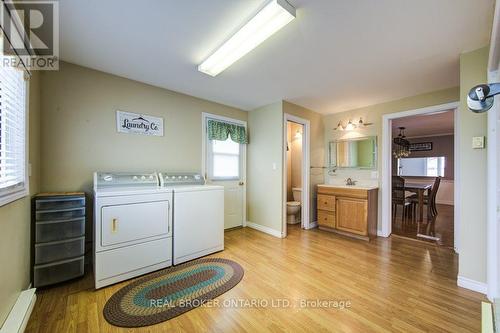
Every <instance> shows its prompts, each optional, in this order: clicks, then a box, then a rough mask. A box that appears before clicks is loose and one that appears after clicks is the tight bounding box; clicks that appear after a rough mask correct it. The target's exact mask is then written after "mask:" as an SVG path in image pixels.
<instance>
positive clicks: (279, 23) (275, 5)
mask: <svg viewBox="0 0 500 333" xmlns="http://www.w3.org/2000/svg"><path fill="white" fill-rule="evenodd" d="M294 18H295V8H293V6H292V5H290V4H289V3H288V2H287V1H286V0H271V1H270V2H269V3H268V4H267V5H265V6H264V7H263V8H262V9H261V10H260V11H259V12H258V13H257V14H256V15H255V16H254V17H253V18H252V19H250V21H248V22H247V23H246V24H245V25H244V26H243V27H242V28H241V29H240V30H238V31H237V32H236V33H235V34H234V35H233V36H232V37H231V38H229V39H228V40H227V41H226V42H225V43H224V44H222V45H221V46H220V47H219V48H218V49H217V50H216V51H215V52H214V53H212V55H210V56H209V57H208V58H207V59H206V60H205V61H203V62H202V63H201V64H200V65H199V66H198V70H199V71H200V72H203V73H205V74H208V75H210V76H216V75H218V74H219V73H220V72H222V71H223V70H225V69H226V68H228V67H229V66H231V65H232V64H233V63H235V62H236V61H237V60H238V59H240V58H241V57H243V56H244V55H245V54H247V53H248V52H250V51H252V50H253V49H254V48H256V47H257V46H258V45H259V44H261V43H262V42H263V41H265V40H266V39H267V38H269V37H270V36H272V35H273V34H274V33H276V32H277V31H278V30H280V29H281V28H283V27H284V26H285V25H287V24H288V23H289V22H290V21H292V20H293V19H294Z"/></svg>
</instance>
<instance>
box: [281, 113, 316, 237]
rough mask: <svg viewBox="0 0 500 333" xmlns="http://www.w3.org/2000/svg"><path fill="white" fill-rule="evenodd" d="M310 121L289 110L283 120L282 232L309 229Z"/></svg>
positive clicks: (284, 233) (285, 233) (284, 235)
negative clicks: (292, 113)
mask: <svg viewBox="0 0 500 333" xmlns="http://www.w3.org/2000/svg"><path fill="white" fill-rule="evenodd" d="M309 128H310V123H309V121H308V120H306V119H302V118H299V117H296V116H292V115H289V114H285V115H284V122H283V129H284V130H283V166H284V167H283V221H282V223H283V224H282V225H283V226H282V234H283V237H286V235H287V233H288V229H289V228H290V229H291V228H297V229H299V230H300V229H309V226H310V212H309V207H310V205H311V203H310V185H309V184H310V179H309V169H310V162H309V150H310V147H309V142H310V139H309V137H310V132H309V131H310V129H309Z"/></svg>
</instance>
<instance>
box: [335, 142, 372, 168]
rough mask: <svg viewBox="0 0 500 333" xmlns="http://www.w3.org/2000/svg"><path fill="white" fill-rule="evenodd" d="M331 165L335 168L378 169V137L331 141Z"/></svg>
mask: <svg viewBox="0 0 500 333" xmlns="http://www.w3.org/2000/svg"><path fill="white" fill-rule="evenodd" d="M329 164H330V167H335V168H358V169H376V168H377V137H376V136H370V137H363V138H353V139H346V140H336V141H330V143H329Z"/></svg>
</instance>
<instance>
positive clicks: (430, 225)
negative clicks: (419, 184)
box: [410, 177, 441, 235]
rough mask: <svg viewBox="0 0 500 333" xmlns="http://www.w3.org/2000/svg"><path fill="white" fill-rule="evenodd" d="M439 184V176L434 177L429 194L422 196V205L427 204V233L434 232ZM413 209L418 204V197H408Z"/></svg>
mask: <svg viewBox="0 0 500 333" xmlns="http://www.w3.org/2000/svg"><path fill="white" fill-rule="evenodd" d="M440 184H441V177H436V178H435V179H434V184H433V185H432V188H431V190H430V193H429V195H426V196H424V205H426V206H427V233H428V234H429V235H430V232H432V233H433V232H434V226H435V223H436V218H437V216H438V210H437V206H436V198H437V192H438V190H439V185H440ZM410 200H411V203H412V207H413V210H415V208H416V206H418V197H417V196H411V197H410Z"/></svg>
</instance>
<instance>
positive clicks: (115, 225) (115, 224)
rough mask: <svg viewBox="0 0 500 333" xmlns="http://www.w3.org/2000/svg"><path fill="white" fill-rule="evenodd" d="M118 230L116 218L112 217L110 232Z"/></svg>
mask: <svg viewBox="0 0 500 333" xmlns="http://www.w3.org/2000/svg"><path fill="white" fill-rule="evenodd" d="M117 231H118V219H117V218H114V219H113V220H112V221H111V232H117Z"/></svg>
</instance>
